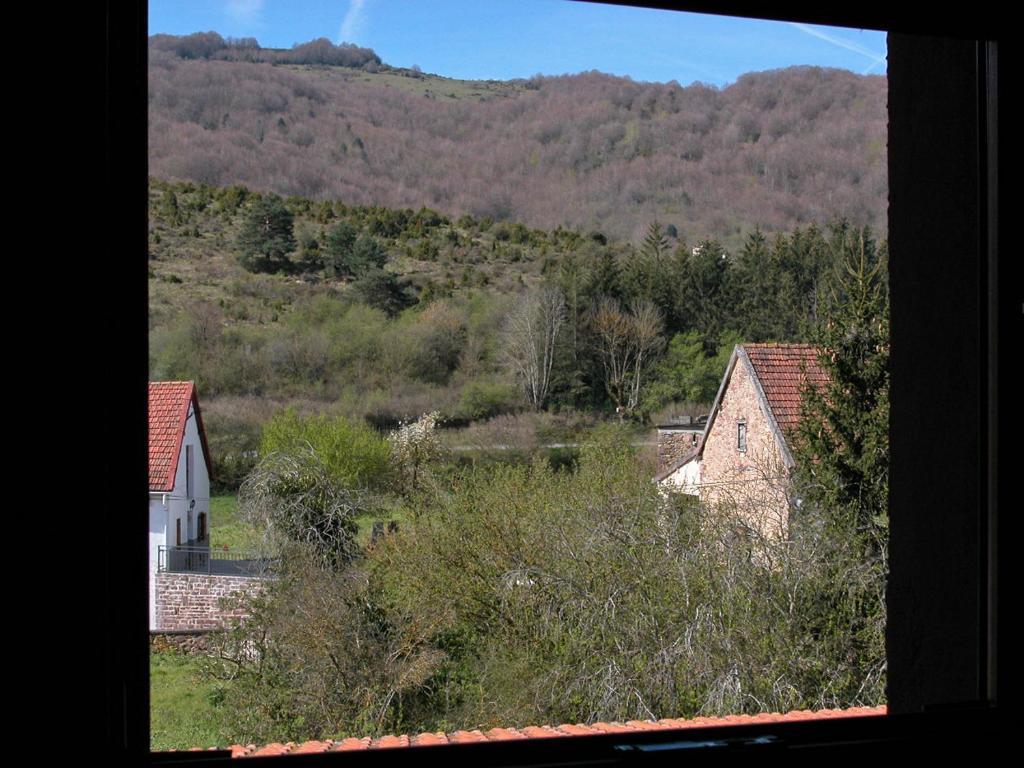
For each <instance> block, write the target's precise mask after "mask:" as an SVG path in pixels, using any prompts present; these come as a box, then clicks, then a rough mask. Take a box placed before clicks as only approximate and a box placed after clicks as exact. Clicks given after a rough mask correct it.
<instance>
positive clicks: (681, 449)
mask: <svg viewBox="0 0 1024 768" xmlns="http://www.w3.org/2000/svg"><path fill="white" fill-rule="evenodd" d="M700 433H701V430H700V429H699V428H697V427H694V428H693V429H684V428H682V427H680V428H679V429H662V428H659V429H658V471H659V472H661V471H662V470H664V469H668V467H669V465H671V464H674V463H675V462H677V461H679V459H681V458H682V457H683V456H685V455H686V454H688V453H692V452H693V450H694V449H695V448H696V446H695V445H694V437H696V438H697V439H698V440H700Z"/></svg>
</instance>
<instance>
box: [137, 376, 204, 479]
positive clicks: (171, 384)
mask: <svg viewBox="0 0 1024 768" xmlns="http://www.w3.org/2000/svg"><path fill="white" fill-rule="evenodd" d="M189 405H191V406H192V407H193V409H194V411H195V414H196V425H197V426H198V428H199V439H200V441H201V442H202V448H203V457H204V458H205V460H206V469H207V472H210V470H211V467H210V451H209V448H208V447H207V444H206V430H205V429H204V427H203V419H202V415H201V414H200V413H199V399H198V397H197V396H196V388H195V384H194V383H193V382H191V381H151V382H149V490H151V491H173V490H174V480H175V475H176V474H177V472H178V455H179V454H180V452H181V443H182V440H183V438H184V437H185V423H186V421H187V419H188V409H189Z"/></svg>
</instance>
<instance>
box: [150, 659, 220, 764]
mask: <svg viewBox="0 0 1024 768" xmlns="http://www.w3.org/2000/svg"><path fill="white" fill-rule="evenodd" d="M201 663H202V662H201V660H200V658H199V657H197V656H187V655H184V654H180V653H173V652H165V653H157V652H152V653H150V655H149V690H150V703H149V714H150V730H149V748H150V749H152V750H154V751H163V750H168V749H189V748H191V747H202V748H204V749H205V748H207V747H213V746H217V747H224V746H226V745H227V737H226V736H225V735H224V731H223V729H222V724H223V720H222V714H221V712H220V710H219V708H218V706H217V704H216V702H217V700H218V699H219V697H220V696H219V694H220V690H221V688H220V686H222V685H224V683H220V682H215V681H212V680H207V679H206V678H204V677H203V675H202V673H201V670H200V665H201Z"/></svg>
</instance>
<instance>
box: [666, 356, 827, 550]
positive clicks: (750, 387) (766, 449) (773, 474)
mask: <svg viewBox="0 0 1024 768" xmlns="http://www.w3.org/2000/svg"><path fill="white" fill-rule="evenodd" d="M827 381H828V378H827V374H825V372H824V371H823V370H822V369H821V368H820V366H819V365H818V361H817V350H816V349H815V348H814V347H812V346H810V345H808V344H738V345H737V346H736V348H735V349H734V350H733V353H732V356H731V357H730V359H729V364H728V365H727V366H726V369H725V375H724V376H723V377H722V383H721V385H720V386H719V388H718V394H717V396H716V397H715V402H714V405H713V406H712V408H711V413H710V414H709V416H708V421H707V424H706V426H705V428H704V432H703V434H702V435H701V437H700V438H699V440H698V444H697V446H696V447H694V448H692V450H690V451H688V452H686V453H685V454H683V455H682V456H680V457H679V458H677V459H676V460H674V461H673V462H671V463H669V464H667V465H665V466H664V467H663V469H662V470H661V471H660V472H659V473H658V475H656V476H655V480H656V481H657V482H658V483H659V484H662V485H664V486H666V487H668V486H674V487H675V488H676V489H677V490H680V491H682V492H684V493H689V494H692V495H695V496H699V497H700V499H701V501H702V502H706V503H709V504H711V503H713V504H728V505H731V506H733V507H734V509H735V511H736V513H737V514H738V515H740V516H741V517H742V518H743V519H744V521H745V522H746V523H747V525H748V526H749V527H750V528H751V529H752V530H753V531H756V532H757V533H759V534H760V535H762V536H771V537H780V536H785V534H786V529H787V525H788V515H789V498H788V491H789V483H788V480H789V476H790V472H791V471H792V470H793V468H794V466H795V464H796V462H795V460H794V458H793V454H792V452H791V450H790V447H789V442H788V441H789V440H790V439H791V438H792V435H793V431H794V429H795V428H796V426H797V424H798V423H799V421H800V401H801V391H802V389H803V386H804V383H805V382H807V383H809V384H810V385H811V386H814V387H820V386H822V385H824V384H825V383H826V382H827Z"/></svg>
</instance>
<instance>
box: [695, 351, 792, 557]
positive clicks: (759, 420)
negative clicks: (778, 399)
mask: <svg viewBox="0 0 1024 768" xmlns="http://www.w3.org/2000/svg"><path fill="white" fill-rule="evenodd" d="M714 419H715V421H714V423H713V424H712V425H711V430H710V431H709V432H708V435H707V437H706V438H705V439H704V451H703V456H702V461H701V468H700V483H701V491H700V497H701V501H705V502H708V503H711V504H718V505H728V507H730V508H731V509H732V510H733V511H734V513H735V514H737V515H739V516H740V517H741V518H743V519H744V520H745V521H746V522H747V524H748V525H749V526H750V527H751V529H752V530H753V531H754V532H756V533H759V534H760V535H762V536H772V537H779V536H784V535H785V533H786V528H787V525H788V515H789V508H788V504H787V494H786V491H787V481H786V479H785V478H786V477H787V470H786V467H785V463H784V461H783V459H782V453H781V450H780V448H779V444H778V442H777V440H776V438H775V433H774V431H773V430H772V427H771V422H770V421H769V419H768V415H767V414H766V413H765V411H764V409H763V408H762V406H761V401H760V399H759V398H758V396H757V390H756V387H755V384H754V381H753V377H752V374H751V372H750V369H749V367H748V365H747V363H746V362H745V361H744V360H743V358H742V357H741V358H740V359H738V360H737V361H736V366H735V368H734V369H733V372H732V377H731V378H730V380H729V385H728V387H727V388H726V390H725V392H724V393H723V394H722V400H721V402H720V403H719V410H718V413H717V414H715V416H714ZM741 421H743V422H744V423H745V424H746V450H745V451H740V450H739V449H738V448H737V432H738V428H737V425H738V424H739V423H740V422H741Z"/></svg>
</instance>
